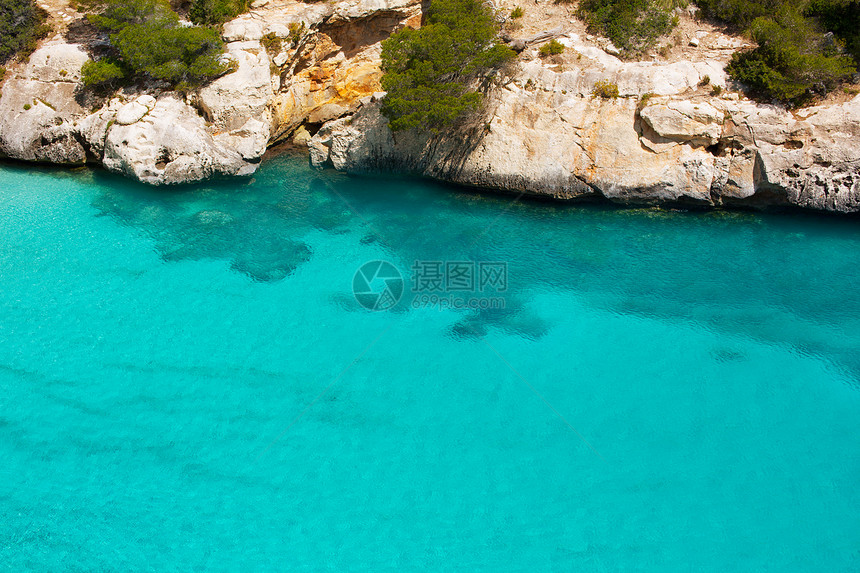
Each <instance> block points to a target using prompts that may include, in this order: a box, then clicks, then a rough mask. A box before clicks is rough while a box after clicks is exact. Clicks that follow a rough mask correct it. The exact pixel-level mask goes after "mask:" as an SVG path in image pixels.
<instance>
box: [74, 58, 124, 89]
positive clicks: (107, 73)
mask: <svg viewBox="0 0 860 573" xmlns="http://www.w3.org/2000/svg"><path fill="white" fill-rule="evenodd" d="M81 76H82V79H83V82H84V85H85V86H87V87H114V86H116V85H118V84H119V83H121V82H122V80H124V79H125V77H126V72H125V70H123V69H122V67H121V66H120V65H119V64H118V63H116V62H115V61H113V60H111V59H110V58H105V59H102V60H98V61H95V62H94V61H92V60H90V61H88V62H86V63H85V64H84V65H83V67H81Z"/></svg>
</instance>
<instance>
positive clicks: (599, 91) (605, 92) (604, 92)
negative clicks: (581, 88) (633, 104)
mask: <svg viewBox="0 0 860 573" xmlns="http://www.w3.org/2000/svg"><path fill="white" fill-rule="evenodd" d="M591 95H593V96H595V97H600V98H603V99H615V98H617V97H618V84H615V83H612V82H610V81H609V80H599V81H598V82H596V83H595V84H594V89H593V90H591Z"/></svg>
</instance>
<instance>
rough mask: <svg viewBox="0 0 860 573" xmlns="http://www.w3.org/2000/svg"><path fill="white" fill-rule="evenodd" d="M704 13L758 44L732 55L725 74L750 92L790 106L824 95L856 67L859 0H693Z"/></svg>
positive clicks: (859, 43)
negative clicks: (747, 87)
mask: <svg viewBox="0 0 860 573" xmlns="http://www.w3.org/2000/svg"><path fill="white" fill-rule="evenodd" d="M697 3H698V5H699V7H700V8H701V9H702V12H703V14H704V15H705V16H706V17H710V18H714V19H718V20H721V21H724V22H726V23H727V24H729V25H730V26H731V27H733V28H734V29H736V30H738V31H746V33H748V34H749V35H750V36H751V37H752V39H753V40H755V42H756V43H757V44H758V46H757V47H756V48H755V49H753V50H750V51H746V52H740V53H737V54H735V55H734V56H733V57H732V61H731V62H730V63H729V66H728V68H727V70H728V72H729V75H730V76H731V77H732V78H733V79H736V80H738V81H740V82H743V83H744V84H746V85H747V86H749V89H750V94H751V95H753V96H754V97H757V98H758V99H762V100H768V101H769V100H776V101H779V102H781V103H784V104H787V105H789V106H796V105H803V104H805V103H808V102H810V101H812V100H813V99H814V98H815V97H816V96H823V95H825V94H826V93H827V92H829V91H831V90H833V89H834V88H835V87H837V86H838V85H839V84H840V82H842V81H844V80H846V79H848V78H849V77H850V76H851V75H852V74H854V73H855V72H856V71H857V62H858V60H860V1H858V0H697Z"/></svg>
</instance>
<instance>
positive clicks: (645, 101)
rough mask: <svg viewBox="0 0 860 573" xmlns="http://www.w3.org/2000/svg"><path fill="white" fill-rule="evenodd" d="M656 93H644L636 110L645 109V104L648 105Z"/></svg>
mask: <svg viewBox="0 0 860 573" xmlns="http://www.w3.org/2000/svg"><path fill="white" fill-rule="evenodd" d="M595 87H596V86H595ZM616 89H617V86H616ZM655 95H657V94H655V93H652V92H648V93H644V94H642V96H641V97H640V98H639V103H637V104H636V111H642V110H643V109H645V106H646V105H648V102H649V101H651V98H652V97H654V96H655Z"/></svg>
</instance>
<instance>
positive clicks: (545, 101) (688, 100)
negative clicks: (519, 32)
mask: <svg viewBox="0 0 860 573" xmlns="http://www.w3.org/2000/svg"><path fill="white" fill-rule="evenodd" d="M567 42H568V45H573V46H576V45H578V38H568V39H567ZM580 51H581V53H585V52H586V51H585V50H582V49H581V48H580ZM589 64H590V65H589V66H583V67H581V68H577V69H574V70H569V69H565V68H566V67H562V66H554V65H552V64H548V63H544V62H542V61H540V60H537V59H536V60H532V61H530V62H526V63H524V64H523V65H521V66H520V68H519V69H518V70H517V71H516V73H515V74H514V76H513V77H512V78H510V79H509V81H507V82H506V83H505V85H501V86H498V87H497V88H496V89H495V90H494V92H493V93H492V96H491V100H490V105H489V109H488V112H487V114H486V115H485V116H483V117H481V118H476V119H474V120H473V121H472V122H471V125H469V126H466V127H465V128H464V129H462V130H460V131H459V132H458V134H457V136H456V137H445V136H438V137H433V138H428V137H426V136H424V135H422V134H418V133H398V134H392V133H391V132H390V130H389V129H388V127H387V122H386V120H385V118H383V117H382V116H381V114H380V112H379V108H380V105H379V103H378V102H375V101H368V102H367V103H366V105H364V106H363V107H362V108H361V109H360V110H359V111H358V113H356V114H355V115H353V116H352V117H349V118H345V119H340V120H338V121H335V122H332V123H330V124H327V125H325V126H324V127H323V128H322V129H321V130H320V131H319V132H318V133H317V134H316V136H315V137H314V138H313V139H312V140H311V142H310V144H309V145H310V148H311V161H312V163H313V164H314V165H317V166H326V165H328V166H332V167H334V168H335V169H339V170H342V171H346V172H350V173H374V172H382V171H395V172H407V173H412V174H415V175H421V176H426V177H431V178H435V179H440V180H444V181H451V182H454V183H458V184H462V185H469V186H475V187H483V188H491V189H499V190H504V191H509V192H515V193H527V194H532V195H539V196H549V197H553V198H556V199H564V200H577V199H593V198H606V199H609V200H611V201H614V202H617V203H624V204H671V205H697V206H703V207H709V206H716V205H729V206H766V205H794V206H799V207H805V208H812V209H821V210H827V211H839V212H846V213H848V212H858V211H860V176H858V175H860V145H858V144H857V141H860V138H858V131H857V130H858V125H860V96H858V97H857V98H855V99H854V100H853V101H851V102H848V103H845V104H842V105H838V106H822V107H818V108H809V109H808V110H805V111H804V112H802V113H801V114H800V115H799V116H798V117H795V116H794V115H792V114H791V113H789V112H787V111H785V110H782V109H779V108H776V107H772V106H763V105H759V104H755V103H753V102H749V101H745V100H743V101H742V100H739V98H738V97H737V95H736V94H729V95H728V96H726V97H722V98H721V97H715V96H712V95H710V94H709V93H708V92H709V91H710V89H707V90H705V89H702V88H701V86H700V84H703V83H704V82H703V80H704V78H705V76H709V77H708V78H707V79H708V82H709V83H717V84H718V85H724V82H725V76H724V74H723V73H722V71H721V68H722V65H721V64H720V63H719V62H715V61H702V62H697V63H691V62H676V63H674V64H666V65H657V64H648V65H645V64H642V63H632V64H630V63H622V62H620V61H618V60H617V59H616V58H614V57H612V56H610V55H608V54H606V53H605V52H604V53H601V54H595V57H594V58H592V59H591V62H589ZM598 80H605V81H611V82H615V83H617V85H618V87H619V91H620V92H621V95H622V96H625V95H626V96H627V97H619V98H617V99H601V98H599V97H595V96H593V95H592V93H591V92H592V90H593V87H594V84H595V82H597V81H598ZM655 94H662V95H661V96H660V95H655ZM643 96H644V97H643ZM376 99H378V98H376Z"/></svg>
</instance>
